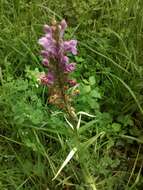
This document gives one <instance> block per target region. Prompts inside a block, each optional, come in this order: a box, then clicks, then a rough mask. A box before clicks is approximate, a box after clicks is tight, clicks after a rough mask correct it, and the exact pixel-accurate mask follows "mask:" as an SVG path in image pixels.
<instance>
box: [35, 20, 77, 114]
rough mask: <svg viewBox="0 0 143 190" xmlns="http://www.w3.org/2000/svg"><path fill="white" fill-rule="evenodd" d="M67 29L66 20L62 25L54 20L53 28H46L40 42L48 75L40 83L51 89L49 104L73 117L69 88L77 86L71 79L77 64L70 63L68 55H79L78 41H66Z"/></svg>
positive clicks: (42, 76)
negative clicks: (65, 33)
mask: <svg viewBox="0 0 143 190" xmlns="http://www.w3.org/2000/svg"><path fill="white" fill-rule="evenodd" d="M66 28H67V23H66V21H65V20H62V21H61V22H60V23H57V22H56V21H55V20H54V21H53V22H52V25H51V26H49V25H45V26H44V32H45V35H44V36H43V37H42V38H40V39H39V41H38V42H39V44H40V45H41V46H42V47H43V50H42V51H41V55H42V57H43V61H42V63H43V66H44V67H46V68H47V69H48V73H45V74H43V75H41V76H40V81H41V83H42V84H44V85H46V86H48V88H49V95H48V100H49V103H51V104H54V105H56V106H57V107H59V108H62V109H64V110H65V111H66V112H67V113H68V114H69V115H70V116H72V117H73V108H72V107H71V101H72V94H70V93H69V88H70V87H73V86H75V85H77V83H76V80H74V79H70V73H71V72H73V71H74V70H75V66H76V63H69V58H68V56H67V53H72V54H73V55H76V54H77V48H76V46H77V40H69V41H64V32H65V29H66ZM76 92H77V93H78V91H76Z"/></svg>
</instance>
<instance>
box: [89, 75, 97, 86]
mask: <svg viewBox="0 0 143 190" xmlns="http://www.w3.org/2000/svg"><path fill="white" fill-rule="evenodd" d="M95 82H96V81H95V77H94V76H90V77H89V84H90V85H91V86H92V85H94V84H95Z"/></svg>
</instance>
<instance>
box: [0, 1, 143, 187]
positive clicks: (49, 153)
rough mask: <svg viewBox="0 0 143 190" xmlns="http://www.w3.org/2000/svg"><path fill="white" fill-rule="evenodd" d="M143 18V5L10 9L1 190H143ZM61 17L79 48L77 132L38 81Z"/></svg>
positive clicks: (4, 27) (20, 4) (3, 37)
mask: <svg viewBox="0 0 143 190" xmlns="http://www.w3.org/2000/svg"><path fill="white" fill-rule="evenodd" d="M142 15H143V1H142V0H86V1H85V0H54V1H53V0H48V1H46V0H38V1H34V0H29V1H28V0H1V1H0V29H1V30H0V190H62V189H63V190H90V189H91V190H142V189H143V146H142V144H143V119H142V118H143V117H142V116H143V63H142V60H143V16H142ZM53 17H55V18H56V20H58V21H60V20H62V19H63V18H64V19H65V20H66V21H67V23H68V29H67V31H66V34H65V38H66V39H71V38H72V39H77V41H78V54H77V55H76V56H73V55H69V56H70V59H71V60H72V61H73V62H76V63H77V67H76V70H75V72H74V73H73V77H74V78H76V79H77V81H78V83H79V84H80V85H79V90H80V94H79V95H78V94H77V96H75V98H74V101H73V106H74V108H75V112H76V113H77V118H78V121H77V122H74V124H73V123H71V122H70V121H69V120H68V117H67V116H66V115H65V114H66V113H64V112H63V111H62V110H61V109H58V108H56V107H55V106H52V105H50V104H49V102H48V101H47V98H48V97H47V94H48V90H49V89H48V88H45V87H43V86H42V85H39V83H37V80H36V79H37V78H36V76H37V75H38V74H39V72H42V71H43V67H42V64H41V61H42V58H41V56H40V50H41V47H40V46H39V45H38V43H37V42H38V39H39V38H40V37H41V36H42V35H43V31H42V30H43V25H44V24H49V23H50V22H51V19H52V18H53ZM94 116H95V117H94ZM71 125H74V126H73V127H74V128H76V129H77V128H78V130H76V129H75V130H73V129H72V126H71Z"/></svg>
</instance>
